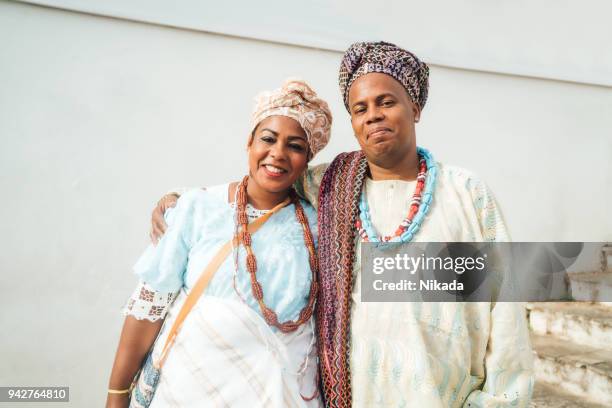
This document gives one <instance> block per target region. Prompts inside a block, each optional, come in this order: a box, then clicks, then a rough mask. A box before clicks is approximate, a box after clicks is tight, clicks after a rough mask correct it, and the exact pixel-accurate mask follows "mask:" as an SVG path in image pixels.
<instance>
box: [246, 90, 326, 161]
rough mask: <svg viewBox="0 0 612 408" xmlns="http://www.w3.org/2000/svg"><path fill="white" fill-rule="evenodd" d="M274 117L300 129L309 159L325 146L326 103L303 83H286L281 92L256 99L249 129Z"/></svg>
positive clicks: (275, 91)
mask: <svg viewBox="0 0 612 408" xmlns="http://www.w3.org/2000/svg"><path fill="white" fill-rule="evenodd" d="M274 115H280V116H287V117H289V118H291V119H294V120H296V121H297V122H298V123H299V124H300V126H302V129H304V132H305V133H306V136H307V138H308V145H309V146H310V155H309V159H311V158H312V157H313V156H314V155H315V154H317V153H318V152H319V151H321V149H323V148H324V147H325V146H326V145H327V142H328V141H329V137H330V133H331V124H332V115H331V111H330V110H329V107H328V106H327V102H325V101H324V100H323V99H321V98H319V97H318V96H317V94H316V93H315V91H313V90H312V88H310V86H308V84H306V82H304V81H302V80H297V79H288V80H286V81H285V83H284V84H283V86H282V87H281V88H279V89H275V90H274V91H268V92H262V93H260V94H259V95H257V97H256V98H255V109H254V110H253V114H252V116H251V124H252V129H255V127H257V125H258V124H259V123H260V122H261V121H262V120H264V119H265V118H267V117H268V116H274Z"/></svg>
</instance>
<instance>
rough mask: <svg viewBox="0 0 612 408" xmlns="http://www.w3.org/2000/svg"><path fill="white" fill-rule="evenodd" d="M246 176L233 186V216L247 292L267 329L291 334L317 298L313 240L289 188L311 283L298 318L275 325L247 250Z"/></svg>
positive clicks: (298, 201) (296, 200)
mask: <svg viewBox="0 0 612 408" xmlns="http://www.w3.org/2000/svg"><path fill="white" fill-rule="evenodd" d="M248 180H249V177H248V176H245V177H244V179H243V180H242V182H241V183H240V184H239V185H238V187H237V189H238V190H237V192H236V215H237V218H238V228H239V232H238V238H239V242H240V243H241V244H242V245H244V248H245V249H246V253H247V255H246V265H247V270H248V272H249V275H250V277H251V289H252V292H253V296H254V297H255V300H257V303H258V304H259V309H260V310H261V314H262V315H263V317H264V319H265V320H266V322H267V323H268V325H270V326H274V327H276V328H278V329H279V330H280V331H281V332H283V333H289V332H292V331H295V330H296V329H297V328H298V327H300V325H302V324H303V323H304V322H306V321H308V319H310V317H311V316H312V312H313V309H314V305H315V300H316V298H317V291H318V283H317V276H318V270H319V263H318V260H317V254H316V251H315V245H314V240H313V238H312V233H311V231H310V225H309V224H308V219H307V218H306V215H305V214H304V209H303V208H302V205H301V204H300V199H299V198H298V196H297V194H296V193H295V191H294V190H293V189H291V190H290V192H289V195H290V197H291V202H292V203H293V205H294V207H295V216H296V218H297V219H298V221H299V223H300V224H301V226H302V230H303V234H304V243H305V244H306V248H307V249H308V261H309V263H310V270H311V273H312V281H311V282H310V293H309V295H308V303H307V304H306V306H304V308H303V309H302V310H301V311H300V314H299V315H298V319H297V320H294V321H287V322H279V321H278V316H277V314H276V312H274V310H272V309H270V308H269V307H268V306H267V305H266V304H265V302H264V293H263V288H262V287H261V284H260V283H259V281H258V280H257V260H256V259H255V254H254V253H253V249H252V248H251V242H252V241H251V234H250V233H249V231H248V229H247V225H248V223H249V219H248V216H247V213H246V207H247V193H246V191H247V184H248Z"/></svg>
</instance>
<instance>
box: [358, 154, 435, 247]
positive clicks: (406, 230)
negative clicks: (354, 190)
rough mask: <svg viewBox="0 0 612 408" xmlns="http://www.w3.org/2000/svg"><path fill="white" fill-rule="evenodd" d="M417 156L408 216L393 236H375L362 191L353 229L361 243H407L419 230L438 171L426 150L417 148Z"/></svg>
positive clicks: (428, 205)
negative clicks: (413, 187) (416, 167)
mask: <svg viewBox="0 0 612 408" xmlns="http://www.w3.org/2000/svg"><path fill="white" fill-rule="evenodd" d="M417 154H418V155H419V173H418V175H417V185H416V188H415V190H414V195H413V196H412V200H411V201H410V209H409V210H408V215H407V216H406V218H404V220H403V221H402V222H401V223H400V225H399V227H397V229H396V230H395V233H394V234H393V235H387V236H384V237H381V236H378V235H377V234H376V232H375V230H374V227H373V225H372V221H371V217H370V209H369V207H368V201H367V198H366V196H365V191H363V190H362V192H361V198H360V200H359V219H358V220H357V221H355V228H357V231H359V236H360V237H361V239H362V241H365V242H409V241H410V240H412V238H413V237H414V234H416V232H417V231H418V230H419V228H420V226H421V223H422V222H423V219H424V218H425V216H426V215H427V213H428V211H429V207H430V206H431V199H432V197H433V191H434V188H435V185H436V176H437V173H438V169H437V165H436V162H435V161H434V159H433V156H432V155H431V153H429V151H428V150H426V149H423V148H422V147H417Z"/></svg>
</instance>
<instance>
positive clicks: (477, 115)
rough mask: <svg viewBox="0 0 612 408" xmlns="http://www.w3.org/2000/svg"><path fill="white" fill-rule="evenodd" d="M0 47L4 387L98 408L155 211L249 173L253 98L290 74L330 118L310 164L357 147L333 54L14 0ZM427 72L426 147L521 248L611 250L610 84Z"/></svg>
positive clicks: (0, 373)
mask: <svg viewBox="0 0 612 408" xmlns="http://www.w3.org/2000/svg"><path fill="white" fill-rule="evenodd" d="M0 38H2V39H3V42H2V46H1V47H0V141H1V142H2V148H1V149H0V175H1V176H0V191H2V192H3V194H2V197H3V199H2V213H3V214H4V217H3V221H2V222H1V224H0V225H1V227H2V232H3V233H2V234H0V248H2V251H1V252H0V299H2V303H1V305H2V307H0V325H1V327H2V329H3V334H2V337H0V361H2V364H1V365H0V384H3V385H8V384H14V385H69V386H70V387H71V393H72V394H71V401H72V404H70V405H72V406H99V405H101V403H102V402H101V401H103V398H104V397H105V390H106V381H107V378H108V374H109V371H110V366H111V363H112V357H113V353H114V347H115V345H116V342H117V339H118V331H119V327H120V323H121V319H120V317H119V315H118V311H119V308H120V306H121V305H122V303H123V301H124V300H125V299H126V297H127V296H128V294H129V292H130V290H131V288H132V287H133V285H134V284H135V278H134V277H133V276H132V275H131V273H130V267H131V265H132V264H133V262H134V261H135V259H136V258H137V257H138V255H139V253H140V252H141V251H142V250H143V249H144V247H145V245H146V243H147V230H148V223H149V213H150V210H151V208H152V205H153V204H154V202H155V201H156V199H157V198H158V197H159V196H160V194H162V193H163V191H165V190H166V189H168V188H171V187H173V186H183V185H184V186H200V185H210V184H214V183H220V182H225V181H228V180H232V179H237V178H238V177H240V176H241V175H242V174H244V172H245V160H244V158H245V151H244V144H245V140H246V133H247V131H248V118H249V112H250V109H251V102H252V97H253V96H254V95H255V94H256V93H257V92H258V91H260V90H262V89H269V88H272V87H277V86H278V85H280V82H281V81H282V79H283V78H285V77H287V76H289V75H299V76H302V77H304V78H305V79H307V80H308V81H310V82H311V83H312V85H313V86H314V87H315V89H317V90H318V91H319V93H320V94H321V95H322V96H323V97H325V98H326V99H327V100H328V101H329V102H330V104H331V107H332V110H333V112H334V114H335V123H334V131H333V140H332V143H331V145H330V146H329V147H328V148H327V150H326V151H325V152H323V153H322V154H321V157H320V158H318V159H317V161H326V160H330V159H331V158H332V157H333V156H334V155H335V154H337V153H338V152H340V151H345V150H350V149H355V148H356V147H357V145H356V143H355V142H354V140H353V136H352V132H351V130H350V126H349V122H348V116H347V114H346V112H345V111H344V110H343V107H342V104H341V101H340V97H339V95H338V91H337V85H336V72H337V66H338V63H339V60H340V57H341V53H338V52H335V51H322V50H317V49H312V48H305V47H296V46H290V45H279V44H274V43H270V42H263V41H256V40H247V39H240V38H235V37H227V36H220V35H213V34H209V33H203V32H198V31H194V30H191V31H188V30H180V29H171V28H164V27H160V26H155V25H149V24H141V23H135V22H129V21H124V20H118V19H109V18H104V17H95V16H91V15H85V14H79V13H73V12H66V11H59V10H54V9H47V8H43V7H37V6H30V5H25V4H20V3H15V2H6V1H3V2H0ZM388 40H390V41H395V39H394V38H388ZM397 42H400V41H397ZM606 55H607V54H606ZM593 58H597V54H595V56H594V57H593ZM606 58H607V57H606ZM431 71H432V72H431V93H430V99H429V102H428V105H427V107H426V109H425V111H424V114H423V117H422V121H421V123H420V124H419V127H418V129H417V131H418V139H419V143H420V144H421V145H423V146H426V147H429V148H430V149H431V150H432V151H433V153H434V154H435V156H436V157H437V158H438V159H440V160H443V161H446V162H452V163H454V164H458V165H461V166H464V167H467V168H469V169H471V170H473V171H475V172H476V173H478V174H479V175H481V176H482V177H483V178H484V179H485V180H486V181H487V182H488V183H489V184H490V186H491V187H492V188H493V190H494V191H495V192H496V194H497V196H498V199H499V201H500V202H501V204H502V207H503V208H504V210H505V213H506V217H507V220H508V223H509V224H510V227H511V230H512V232H513V235H514V238H515V240H525V241H527V240H535V241H540V240H541V241H564V240H585V241H612V217H610V211H609V208H610V203H612V166H611V164H610V158H611V157H612V138H611V133H612V115H611V112H612V89H611V88H610V87H605V86H593V85H579V84H575V83H566V82H558V81H551V80H536V79H527V78H524V77H518V76H509V75H496V74H490V73H482V72H475V71H466V70H459V69H449V68H443V67H440V66H436V65H433V66H432V70H431ZM25 406H27V405H25V404H24V407H25Z"/></svg>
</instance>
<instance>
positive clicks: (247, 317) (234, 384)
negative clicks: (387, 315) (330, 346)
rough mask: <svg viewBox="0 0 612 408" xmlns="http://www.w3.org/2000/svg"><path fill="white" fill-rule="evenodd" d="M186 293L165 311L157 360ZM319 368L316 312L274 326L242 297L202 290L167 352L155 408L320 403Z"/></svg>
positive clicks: (155, 351) (307, 406)
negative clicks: (294, 324) (284, 328)
mask: <svg viewBox="0 0 612 408" xmlns="http://www.w3.org/2000/svg"><path fill="white" fill-rule="evenodd" d="M185 298H186V296H185V294H184V293H183V292H181V294H180V295H179V297H178V298H177V299H176V300H175V302H174V304H173V305H172V308H171V311H170V313H169V314H168V316H167V317H166V321H165V323H164V326H163V328H162V330H161V333H160V336H159V337H158V340H157V342H156V344H155V347H154V349H153V358H154V361H158V360H159V356H160V354H161V350H162V348H163V345H164V343H165V341H166V338H167V336H168V334H167V332H168V331H169V330H170V328H171V326H172V323H173V322H174V319H175V318H176V314H178V312H179V310H180V308H181V306H182V304H183V302H184V300H185ZM317 369H318V368H317V355H316V347H315V337H314V322H313V319H312V318H311V319H310V321H309V322H307V323H305V324H303V325H302V326H300V328H299V329H298V330H296V331H295V332H292V333H288V334H284V333H281V332H278V333H275V332H273V331H272V330H271V329H270V327H269V326H268V324H267V323H266V322H265V320H264V319H263V318H262V317H261V316H260V315H258V314H257V313H256V312H255V311H253V310H252V309H251V308H250V307H248V306H247V305H245V304H243V303H242V302H240V301H234V300H227V299H220V298H215V297H210V296H202V297H201V298H200V299H199V301H198V303H197V304H196V305H195V306H194V308H193V309H192V310H191V312H190V313H189V315H188V316H187V318H186V319H185V321H184V322H183V327H182V328H181V329H180V331H179V333H178V336H177V337H176V340H175V343H174V345H173V346H172V348H171V349H170V351H169V352H168V355H167V358H166V362H165V363H164V365H163V367H162V369H161V376H160V380H159V384H158V386H157V390H156V391H155V396H154V398H153V402H152V403H151V408H160V407H248V408H255V407H267V408H268V407H269V408H276V407H278V408H281V407H282V408H285V407H300V408H301V407H304V408H311V407H321V406H322V403H321V399H320V397H319V392H318V389H317V388H318V373H317Z"/></svg>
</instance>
